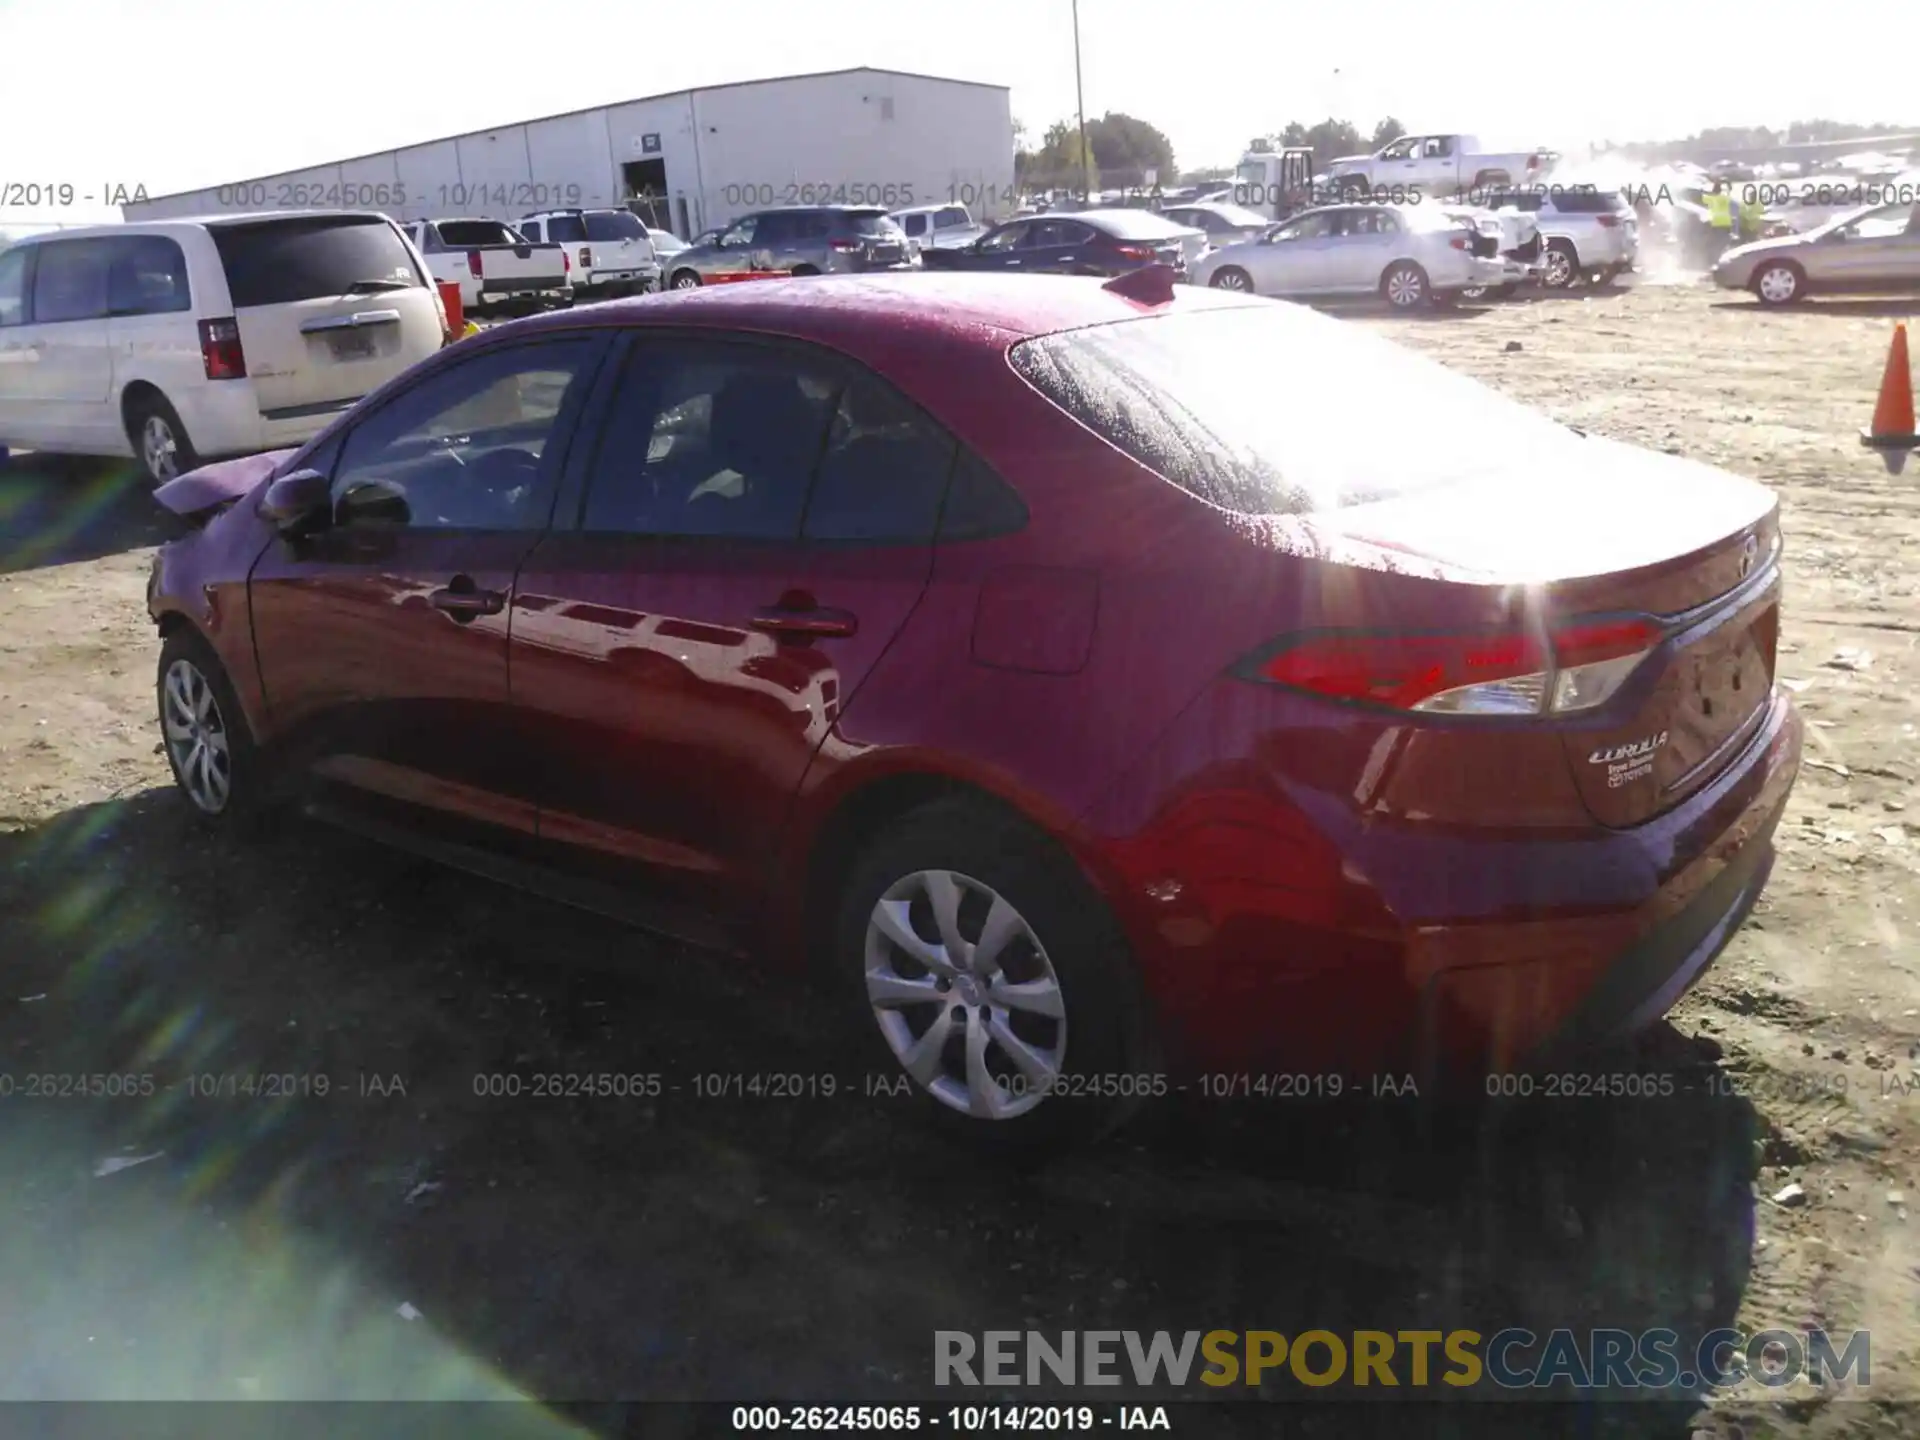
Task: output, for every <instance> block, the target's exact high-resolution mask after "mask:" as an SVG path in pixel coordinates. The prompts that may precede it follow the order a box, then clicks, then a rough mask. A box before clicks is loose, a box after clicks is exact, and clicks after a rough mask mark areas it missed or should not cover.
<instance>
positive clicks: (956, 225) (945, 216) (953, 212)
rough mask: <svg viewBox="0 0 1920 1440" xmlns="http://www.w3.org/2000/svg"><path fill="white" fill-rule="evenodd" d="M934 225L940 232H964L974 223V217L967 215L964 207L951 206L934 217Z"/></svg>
mask: <svg viewBox="0 0 1920 1440" xmlns="http://www.w3.org/2000/svg"><path fill="white" fill-rule="evenodd" d="M933 223H934V227H935V228H936V229H939V230H955V229H961V230H964V229H965V228H966V227H967V226H969V225H971V224H972V223H973V217H972V216H970V215H968V214H967V212H966V208H965V207H964V206H961V205H949V206H947V208H946V209H944V210H942V211H941V212H940V213H939V214H938V215H936V216H934V217H933Z"/></svg>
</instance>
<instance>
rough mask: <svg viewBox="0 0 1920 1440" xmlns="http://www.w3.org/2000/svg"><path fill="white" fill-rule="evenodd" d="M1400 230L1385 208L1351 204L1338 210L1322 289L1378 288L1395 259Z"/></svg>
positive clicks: (1352, 290) (1350, 291) (1347, 291)
mask: <svg viewBox="0 0 1920 1440" xmlns="http://www.w3.org/2000/svg"><path fill="white" fill-rule="evenodd" d="M1396 231H1397V227H1395V225H1394V223H1393V217H1392V216H1391V215H1389V214H1387V213H1386V212H1385V211H1382V210H1376V209H1369V208H1366V207H1362V206H1350V207H1348V208H1345V209H1342V210H1338V211H1335V212H1334V215H1333V231H1332V235H1331V237H1330V239H1329V240H1328V244H1327V259H1326V268H1325V270H1324V271H1323V281H1322V288H1323V289H1326V290H1328V291H1338V292H1340V293H1342V294H1358V293H1366V292H1370V291H1372V290H1375V289H1377V288H1378V287H1379V284H1380V276H1381V275H1382V274H1383V273H1384V272H1385V271H1386V268H1387V263H1388V262H1389V261H1390V260H1392V259H1393V254H1394V246H1395V241H1396Z"/></svg>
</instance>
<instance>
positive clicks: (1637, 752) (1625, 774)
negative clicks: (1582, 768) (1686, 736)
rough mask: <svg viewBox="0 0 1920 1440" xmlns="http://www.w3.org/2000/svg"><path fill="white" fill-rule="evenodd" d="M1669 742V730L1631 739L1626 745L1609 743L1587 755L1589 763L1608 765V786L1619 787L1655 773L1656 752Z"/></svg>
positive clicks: (1612, 788) (1610, 787) (1609, 787)
mask: <svg viewBox="0 0 1920 1440" xmlns="http://www.w3.org/2000/svg"><path fill="white" fill-rule="evenodd" d="M1666 743H1667V732H1666V731H1665V730H1662V731H1661V732H1660V733H1659V734H1658V735H1648V736H1646V737H1645V738H1644V739H1640V740H1630V741H1628V742H1627V743H1626V744H1624V745H1609V746H1606V747H1605V748H1603V749H1598V750H1595V751H1594V752H1593V753H1592V754H1591V755H1589V756H1587V763H1588V764H1589V765H1604V766H1606V767H1607V788H1608V789H1609V790H1614V789H1618V788H1619V787H1620V786H1622V785H1625V784H1628V783H1630V782H1631V781H1634V780H1638V779H1641V778H1642V777H1643V776H1647V775H1651V774H1652V773H1653V757H1654V752H1656V751H1657V750H1659V748H1660V747H1661V746H1662V745H1664V744H1666Z"/></svg>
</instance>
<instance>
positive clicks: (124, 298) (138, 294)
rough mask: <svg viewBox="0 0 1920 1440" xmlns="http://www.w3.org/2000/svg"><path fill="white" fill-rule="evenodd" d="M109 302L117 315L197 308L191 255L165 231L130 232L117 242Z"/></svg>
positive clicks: (108, 281)
mask: <svg viewBox="0 0 1920 1440" xmlns="http://www.w3.org/2000/svg"><path fill="white" fill-rule="evenodd" d="M107 305H108V308H109V309H111V310H112V312H113V313H114V314H115V315H177V314H179V313H181V312H182V311H185V310H191V309H192V308H193V296H192V293H191V290H190V288H189V286H188V283H187V257H186V256H185V255H184V254H182V253H181V250H180V246H179V245H178V244H177V243H176V242H174V241H172V240H169V239H168V238H167V237H166V236H164V235H129V236H126V237H125V238H122V239H117V240H115V241H114V242H113V264H112V268H111V269H110V270H109V271H108V274H107Z"/></svg>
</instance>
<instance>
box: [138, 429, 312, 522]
mask: <svg viewBox="0 0 1920 1440" xmlns="http://www.w3.org/2000/svg"><path fill="white" fill-rule="evenodd" d="M294 448H295V449H297V448H298V447H297V446H296V447H294ZM291 454H293V449H287V450H269V451H267V452H266V454H264V455H243V456H241V457H240V458H239V459H238V460H220V461H216V462H215V463H214V464H212V465H202V466H201V467H200V468H199V469H198V470H189V471H188V472H187V473H186V474H184V475H182V476H180V477H179V478H178V479H174V480H169V481H168V482H167V483H166V484H164V485H162V486H161V487H160V488H159V489H158V490H155V491H154V492H153V498H154V499H155V500H157V501H159V502H160V504H161V505H163V506H165V507H166V508H167V509H168V510H171V511H172V512H173V513H174V514H176V515H180V516H187V517H191V516H194V515H200V514H203V513H205V512H206V511H208V510H215V509H218V508H219V507H220V506H222V505H226V504H230V503H231V502H233V501H235V500H238V499H239V498H240V497H241V496H243V495H245V494H246V493H247V492H248V491H249V490H251V489H253V487H254V486H256V485H258V484H259V483H260V482H261V481H262V480H264V479H266V478H267V476H269V475H271V474H272V473H273V471H274V469H275V467H276V466H278V465H279V464H280V462H281V461H282V460H285V459H286V458H287V457H288V456H289V455H291Z"/></svg>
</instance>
